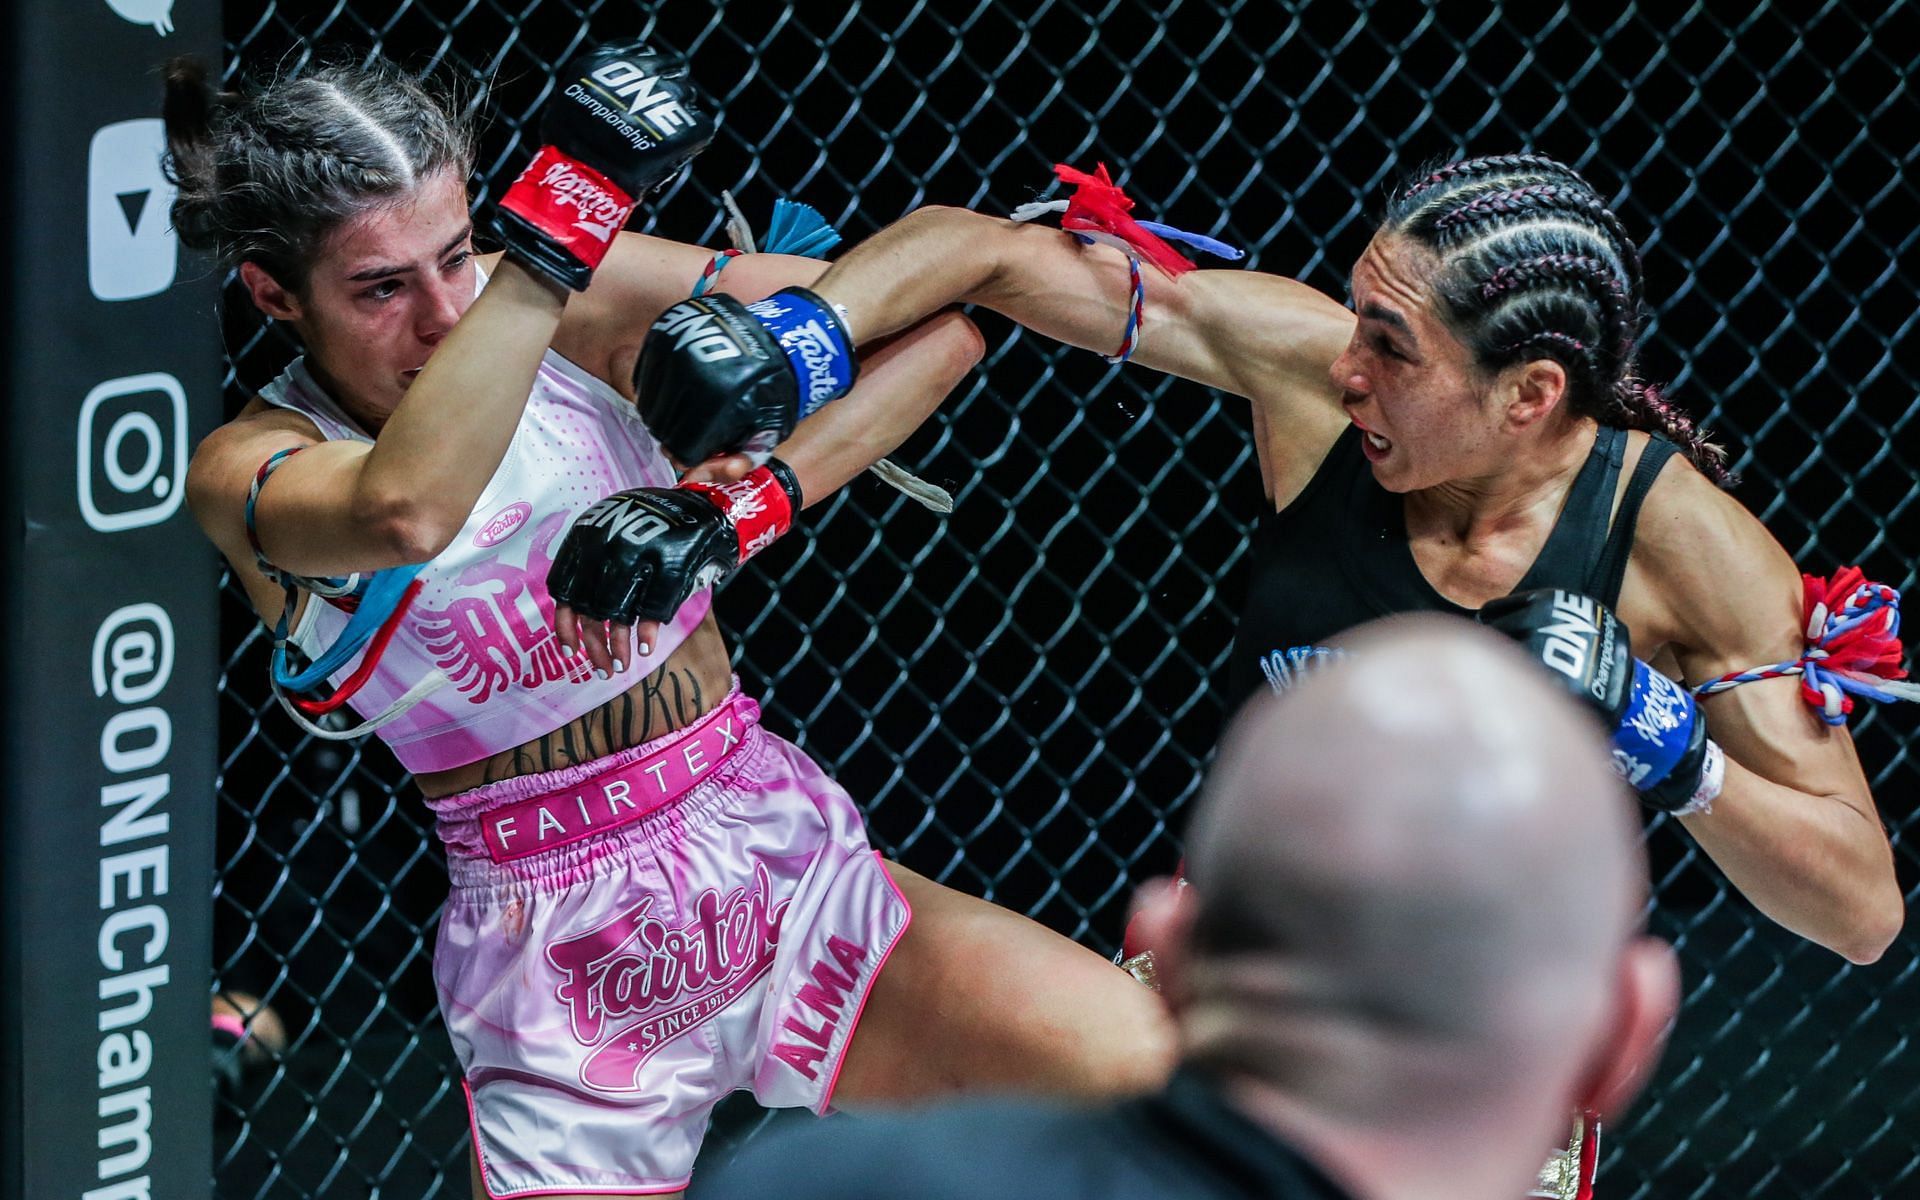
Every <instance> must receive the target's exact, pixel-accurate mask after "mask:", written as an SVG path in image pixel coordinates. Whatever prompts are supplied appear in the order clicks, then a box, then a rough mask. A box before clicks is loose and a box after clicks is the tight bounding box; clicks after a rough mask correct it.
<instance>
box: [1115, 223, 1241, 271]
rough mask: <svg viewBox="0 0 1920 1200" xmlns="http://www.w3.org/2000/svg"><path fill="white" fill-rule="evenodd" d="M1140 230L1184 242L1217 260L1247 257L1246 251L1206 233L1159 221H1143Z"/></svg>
mask: <svg viewBox="0 0 1920 1200" xmlns="http://www.w3.org/2000/svg"><path fill="white" fill-rule="evenodd" d="M1139 225H1140V228H1142V229H1145V230H1147V231H1148V232H1150V233H1157V234H1159V235H1160V236H1161V237H1163V238H1165V239H1166V240H1168V241H1169V242H1184V243H1185V244H1187V245H1189V246H1192V247H1193V248H1194V249H1196V250H1204V251H1206V252H1207V253H1208V254H1211V255H1213V256H1214V257H1215V258H1224V259H1227V260H1228V261H1230V262H1237V261H1239V260H1240V259H1243V258H1245V257H1246V256H1247V252H1246V251H1245V250H1236V249H1234V248H1233V247H1232V246H1229V245H1227V244H1226V243H1225V242H1220V241H1215V240H1214V239H1212V238H1210V237H1208V236H1207V235H1206V234H1204V233H1188V232H1187V231H1186V230H1184V229H1175V228H1174V227H1173V226H1171V225H1162V224H1161V223H1160V222H1158V221H1141V222H1139Z"/></svg>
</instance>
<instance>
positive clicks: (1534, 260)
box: [1381, 154, 1731, 486]
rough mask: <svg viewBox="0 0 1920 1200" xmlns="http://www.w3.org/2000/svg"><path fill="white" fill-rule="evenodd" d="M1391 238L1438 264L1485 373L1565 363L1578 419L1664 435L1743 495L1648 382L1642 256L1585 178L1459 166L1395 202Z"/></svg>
mask: <svg viewBox="0 0 1920 1200" xmlns="http://www.w3.org/2000/svg"><path fill="white" fill-rule="evenodd" d="M1381 231H1382V232H1384V233H1391V234H1393V235H1395V236H1397V237H1403V238H1406V239H1408V240H1410V241H1412V242H1414V243H1416V244H1418V245H1420V246H1423V247H1425V248H1427V249H1428V250H1430V251H1432V252H1433V253H1434V254H1435V255H1436V256H1437V257H1438V258H1439V260H1440V270H1439V273H1438V275H1437V277H1436V280H1435V294H1436V296H1437V297H1438V299H1439V304H1440V307H1441V309H1442V313H1441V315H1442V317H1443V318H1444V319H1445V320H1446V321H1447V322H1448V324H1449V325H1450V326H1451V327H1452V328H1453V330H1454V332H1455V333H1456V335H1458V336H1459V337H1460V339H1461V341H1462V342H1464V343H1465V344H1466V346H1467V347H1468V349H1469V350H1471V351H1472V353H1473V356H1474V359H1475V361H1476V362H1477V363H1479V365H1480V366H1481V367H1482V368H1483V369H1486V370H1489V371H1498V370H1501V369H1502V368H1505V367H1508V366H1511V365H1513V364H1515V363H1519V362H1525V361H1527V360H1529V359H1535V358H1550V359H1553V360H1554V361H1556V362H1558V363H1560V365H1561V366H1562V367H1564V368H1565V369H1566V372H1567V378H1568V381H1569V394H1568V403H1569V405H1570V407H1571V409H1572V411H1573V412H1575V413H1578V414H1580V415H1582V416H1588V417H1592V418H1594V419H1595V420H1597V421H1600V422H1602V423H1604V424H1608V425H1613V426H1616V427H1620V428H1626V429H1640V430H1645V431H1648V432H1652V433H1659V434H1662V435H1664V436H1665V437H1667V438H1669V439H1671V440H1672V441H1673V442H1675V443H1676V444H1677V445H1679V446H1680V447H1681V449H1682V450H1683V451H1684V452H1685V453H1686V455H1687V457H1688V459H1689V460H1690V461H1692V463H1693V464H1694V466H1696V467H1698V468H1699V469H1700V471H1701V472H1702V473H1703V474H1705V475H1706V476H1708V477H1709V478H1711V479H1713V480H1714V481H1715V482H1716V483H1719V484H1721V485H1723V486H1725V485H1727V484H1729V483H1730V482H1731V477H1730V476H1729V474H1728V472H1727V468H1726V455H1725V453H1724V451H1722V450H1721V449H1720V448H1719V447H1717V446H1714V445H1711V444H1710V443H1708V442H1707V440H1706V438H1705V435H1704V434H1702V433H1701V432H1700V431H1699V430H1698V429H1696V428H1695V427H1694V424H1693V422H1692V421H1691V420H1690V419H1689V418H1688V417H1687V416H1686V415H1685V414H1684V413H1682V412H1681V411H1680V410H1679V409H1677V408H1675V407H1674V406H1673V405H1672V404H1671V403H1669V402H1668V401H1667V400H1666V399H1665V398H1664V397H1662V396H1661V394H1660V393H1659V392H1658V391H1657V390H1656V389H1654V388H1652V387H1649V386H1648V385H1647V384H1646V383H1645V382H1643V381H1642V380H1641V379H1640V378H1639V371H1638V364H1637V362H1636V356H1637V350H1638V346H1639V338H1640V327H1641V312H1642V294H1643V292H1642V289H1643V286H1644V276H1643V274H1642V269H1641V263H1640V249H1639V247H1638V246H1636V245H1635V244H1634V242H1633V239H1632V238H1631V237H1629V236H1628V235H1627V230H1626V226H1625V225H1624V224H1622V223H1621V221H1620V218H1619V217H1617V216H1616V215H1614V213H1613V211H1612V210H1611V209H1609V208H1608V207H1607V204H1606V202H1605V201H1604V200H1602V199H1601V198H1600V195H1599V193H1597V192H1595V191H1594V189H1593V186H1592V185H1591V184H1589V183H1588V182H1587V181H1586V180H1585V179H1583V178H1581V176H1580V174H1579V172H1577V171H1575V170H1574V169H1573V168H1572V167H1569V166H1567V165H1566V164H1565V163H1561V162H1558V161H1556V160H1554V159H1551V158H1548V157H1546V156H1545V155H1541V154H1500V155H1491V156H1487V157H1482V158H1471V159H1465V160H1462V161H1460V162H1454V163H1447V164H1445V165H1443V166H1439V167H1436V168H1433V169H1431V170H1426V171H1423V172H1421V173H1420V174H1419V175H1418V176H1417V177H1416V178H1415V179H1414V180H1413V181H1412V182H1410V183H1409V184H1407V185H1406V186H1405V187H1403V188H1401V189H1400V190H1399V191H1397V192H1396V193H1395V194H1394V196H1393V198H1392V200H1391V201H1389V203H1388V206H1387V213H1386V218H1385V220H1384V221H1383V222H1382V225H1381Z"/></svg>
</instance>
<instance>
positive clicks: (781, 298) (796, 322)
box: [747, 292, 855, 417]
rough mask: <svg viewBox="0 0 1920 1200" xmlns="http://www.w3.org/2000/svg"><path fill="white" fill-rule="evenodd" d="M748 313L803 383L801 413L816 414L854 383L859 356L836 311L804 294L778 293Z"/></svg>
mask: <svg viewBox="0 0 1920 1200" xmlns="http://www.w3.org/2000/svg"><path fill="white" fill-rule="evenodd" d="M747 311H748V312H750V313H752V314H753V315H754V318H755V319H756V320H758V321H759V322H760V323H761V324H762V325H765V326H766V327H767V328H768V329H769V330H770V331H772V333H773V336H774V337H776V338H778V339H779V340H780V348H781V349H782V350H784V351H786V352H787V362H788V363H790V364H791V365H792V367H793V377H794V378H795V379H796V380H798V381H799V384H800V415H801V416H802V417H809V416H812V415H813V413H814V412H815V411H816V410H818V409H819V408H820V406H821V405H823V404H825V403H826V402H827V401H829V400H837V399H839V398H840V397H841V396H844V395H846V394H847V392H848V390H849V389H851V388H852V387H853V373H854V368H855V360H854V357H853V347H851V346H849V345H847V341H846V338H845V337H844V336H843V335H842V334H841V332H840V324H839V322H838V321H836V320H835V319H834V317H833V314H832V313H830V312H828V311H827V309H826V308H825V307H823V306H821V305H818V304H815V303H813V302H812V301H810V300H808V299H807V298H806V297H805V296H800V295H796V294H794V293H793V292H776V293H774V294H773V295H771V296H768V297H767V298H766V299H765V300H761V301H758V302H756V303H753V304H749V305H747Z"/></svg>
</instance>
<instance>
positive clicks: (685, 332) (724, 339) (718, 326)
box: [653, 300, 746, 362]
mask: <svg viewBox="0 0 1920 1200" xmlns="http://www.w3.org/2000/svg"><path fill="white" fill-rule="evenodd" d="M653 328H654V330H655V331H656V332H658V333H664V334H668V335H671V336H672V338H673V348H674V350H675V351H676V352H678V351H682V350H684V351H686V352H687V353H689V354H691V355H693V357H695V358H696V359H698V360H700V361H701V362H714V361H716V360H719V359H723V358H739V357H741V356H742V355H744V354H745V353H746V350H745V349H743V348H742V347H741V345H740V342H739V340H738V339H737V338H735V337H734V336H733V334H732V333H730V332H729V331H728V330H727V327H726V324H725V323H724V322H722V321H721V320H720V315H719V314H718V313H716V312H714V311H713V310H712V309H710V308H708V307H707V306H706V305H704V304H701V303H700V302H699V301H697V300H682V301H681V302H680V303H678V304H676V305H674V306H673V307H672V308H669V309H668V310H667V311H666V312H663V313H661V314H660V317H659V319H658V320H656V321H654V323H653Z"/></svg>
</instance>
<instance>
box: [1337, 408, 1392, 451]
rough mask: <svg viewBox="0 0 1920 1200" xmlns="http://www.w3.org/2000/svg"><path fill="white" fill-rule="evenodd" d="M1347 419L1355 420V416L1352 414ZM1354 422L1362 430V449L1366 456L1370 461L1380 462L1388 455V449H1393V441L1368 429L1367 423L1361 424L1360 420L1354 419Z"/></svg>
mask: <svg viewBox="0 0 1920 1200" xmlns="http://www.w3.org/2000/svg"><path fill="white" fill-rule="evenodd" d="M1347 419H1348V420H1349V421H1353V418H1352V417H1351V416H1349V417H1348V418H1347ZM1353 423H1354V426H1355V427H1356V428H1358V429H1359V430H1360V446H1361V449H1362V450H1363V451H1364V452H1365V453H1366V456H1367V458H1368V459H1369V460H1370V461H1372V462H1379V461H1380V460H1381V459H1383V458H1385V457H1386V456H1387V452H1388V451H1390V450H1392V449H1393V442H1392V441H1390V440H1388V439H1387V438H1383V437H1381V436H1380V435H1379V434H1377V433H1375V432H1374V431H1373V430H1371V429H1368V428H1367V427H1366V426H1365V425H1362V424H1360V422H1358V421H1353Z"/></svg>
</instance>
